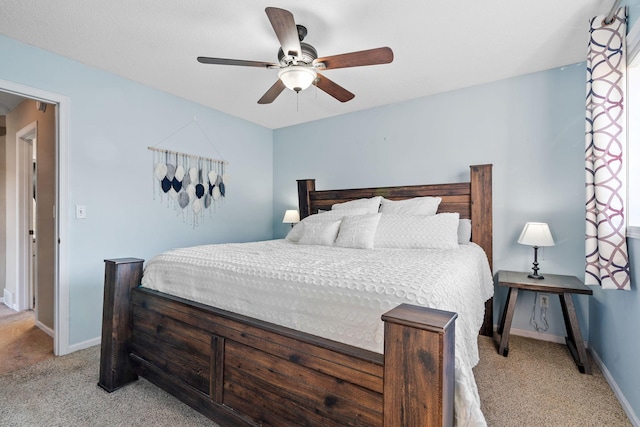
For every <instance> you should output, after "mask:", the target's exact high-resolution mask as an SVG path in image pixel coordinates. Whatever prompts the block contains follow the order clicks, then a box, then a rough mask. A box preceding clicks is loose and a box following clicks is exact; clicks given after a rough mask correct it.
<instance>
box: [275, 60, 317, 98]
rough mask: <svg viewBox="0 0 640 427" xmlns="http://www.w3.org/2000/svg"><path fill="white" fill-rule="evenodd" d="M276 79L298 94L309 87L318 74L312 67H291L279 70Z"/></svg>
mask: <svg viewBox="0 0 640 427" xmlns="http://www.w3.org/2000/svg"><path fill="white" fill-rule="evenodd" d="M278 77H279V78H280V80H282V83H284V85H285V86H286V87H287V88H289V89H291V90H293V91H295V92H300V91H301V90H305V89H306V88H308V87H309V86H311V85H312V84H313V81H314V80H315V79H316V78H317V77H318V74H317V73H316V70H314V69H313V68H312V67H304V66H301V65H292V66H290V67H287V68H283V69H282V70H280V72H279V73H278Z"/></svg>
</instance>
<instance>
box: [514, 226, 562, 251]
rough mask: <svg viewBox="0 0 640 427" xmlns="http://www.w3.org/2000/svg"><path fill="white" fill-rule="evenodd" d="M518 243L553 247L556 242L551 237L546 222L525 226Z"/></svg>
mask: <svg viewBox="0 0 640 427" xmlns="http://www.w3.org/2000/svg"><path fill="white" fill-rule="evenodd" d="M518 243H520V244H521V245H529V246H553V245H555V242H554V241H553V237H552V236H551V230H549V226H548V225H547V224H546V223H544V222H528V223H526V224H525V225H524V228H523V229H522V233H520V237H519V238H518Z"/></svg>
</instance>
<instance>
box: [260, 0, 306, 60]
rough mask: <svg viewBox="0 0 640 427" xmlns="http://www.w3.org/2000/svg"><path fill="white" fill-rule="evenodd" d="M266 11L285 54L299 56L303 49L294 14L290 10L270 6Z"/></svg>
mask: <svg viewBox="0 0 640 427" xmlns="http://www.w3.org/2000/svg"><path fill="white" fill-rule="evenodd" d="M265 12H267V16H268V17H269V21H270V22H271V26H272V27H273V31H275V32H276V36H278V40H279V41H280V46H282V51H283V52H284V54H285V55H290V56H297V57H299V56H300V53H301V52H302V49H301V48H300V39H299V38H298V29H297V28H296V22H295V21H294V19H293V14H292V13H291V12H289V11H288V10H284V9H279V8H277V7H268V8H266V9H265Z"/></svg>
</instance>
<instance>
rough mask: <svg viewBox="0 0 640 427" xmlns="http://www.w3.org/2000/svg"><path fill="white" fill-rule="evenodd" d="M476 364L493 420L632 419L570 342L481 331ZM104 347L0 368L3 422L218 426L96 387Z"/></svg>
mask: <svg viewBox="0 0 640 427" xmlns="http://www.w3.org/2000/svg"><path fill="white" fill-rule="evenodd" d="M479 343H480V363H479V365H478V366H477V367H476V368H475V369H474V372H475V375H476V379H477V382H478V389H479V393H480V398H481V400H482V410H483V412H484V414H485V416H486V419H487V422H488V424H489V426H490V427H501V426H611V427H614V426H630V425H631V423H630V422H629V420H628V419H627V417H626V414H625V413H624V411H623V410H622V407H621V406H620V404H619V403H618V401H617V400H616V398H615V396H614V395H613V392H612V391H611V389H610V388H609V386H608V384H607V382H606V380H605V379H604V377H603V376H602V374H601V372H600V371H599V369H598V368H597V367H596V366H595V365H594V369H593V371H594V373H593V375H584V374H580V373H579V371H578V369H577V368H576V366H575V364H574V363H573V359H572V358H571V356H570V354H569V352H568V350H567V348H566V347H565V346H563V345H559V344H553V343H548V342H544V341H537V340H532V339H527V338H522V337H518V336H512V337H511V339H510V342H509V357H506V358H505V357H502V356H500V355H498V353H497V351H496V348H495V345H494V343H493V342H492V340H491V339H490V338H487V337H479ZM99 361H100V348H99V347H97V346H96V347H92V348H89V349H86V350H82V351H78V352H75V353H72V354H70V355H67V356H61V357H56V358H50V359H47V360H44V361H42V362H39V363H37V364H35V365H32V366H28V367H25V368H22V369H18V370H16V371H13V372H10V373H4V374H0V426H2V427H4V426H7V427H8V426H11V427H13V426H16V427H17V426H69V427H74V426H83V427H84V426H88V425H93V426H150V425H152V426H212V425H213V426H215V425H216V424H214V423H212V422H211V421H210V420H208V419H207V418H205V417H204V416H202V415H200V414H198V413H197V412H196V411H194V410H192V409H191V408H189V407H188V406H187V405H185V404H183V403H181V402H179V401H178V400H176V399H175V398H173V397H172V396H169V395H168V394H167V393H165V392H164V391H162V390H160V389H159V388H157V387H155V386H154V385H152V384H151V383H149V382H147V381H145V380H144V379H140V380H138V381H136V382H134V383H132V384H129V385H127V386H125V387H123V388H121V389H119V390H117V391H115V392H113V393H107V392H105V391H104V390H102V389H101V388H100V387H98V386H97V381H98V374H99Z"/></svg>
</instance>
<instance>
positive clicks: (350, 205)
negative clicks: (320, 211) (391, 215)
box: [331, 196, 382, 214]
mask: <svg viewBox="0 0 640 427" xmlns="http://www.w3.org/2000/svg"><path fill="white" fill-rule="evenodd" d="M381 201H382V197H381V196H375V197H371V198H370V199H357V200H351V201H349V202H344V203H336V204H335V205H333V206H331V210H342V209H361V208H365V209H367V212H365V213H368V214H374V213H378V210H379V209H380V202H381Z"/></svg>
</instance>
